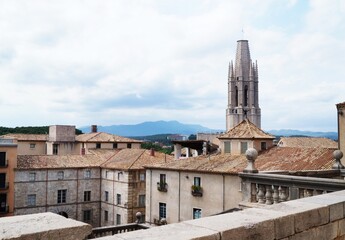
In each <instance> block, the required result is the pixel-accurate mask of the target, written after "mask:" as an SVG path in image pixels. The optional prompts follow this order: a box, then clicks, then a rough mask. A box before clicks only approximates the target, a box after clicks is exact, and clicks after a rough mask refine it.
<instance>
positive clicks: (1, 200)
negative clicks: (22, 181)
mask: <svg viewBox="0 0 345 240" xmlns="http://www.w3.org/2000/svg"><path fill="white" fill-rule="evenodd" d="M6 201H7V197H6V193H0V213H4V212H6V205H7V204H6Z"/></svg>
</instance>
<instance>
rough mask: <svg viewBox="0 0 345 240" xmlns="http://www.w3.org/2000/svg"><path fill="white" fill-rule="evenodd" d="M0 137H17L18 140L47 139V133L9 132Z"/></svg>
mask: <svg viewBox="0 0 345 240" xmlns="http://www.w3.org/2000/svg"><path fill="white" fill-rule="evenodd" d="M0 137H1V138H11V139H17V140H18V141H43V142H45V141H47V140H48V135H47V134H22V133H9V134H6V135H2V136H0Z"/></svg>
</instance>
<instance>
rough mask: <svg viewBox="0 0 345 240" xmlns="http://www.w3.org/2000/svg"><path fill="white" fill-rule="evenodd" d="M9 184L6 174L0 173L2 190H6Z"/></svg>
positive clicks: (0, 187)
mask: <svg viewBox="0 0 345 240" xmlns="http://www.w3.org/2000/svg"><path fill="white" fill-rule="evenodd" d="M7 187H8V184H7V183H6V173H0V189H6V188H7Z"/></svg>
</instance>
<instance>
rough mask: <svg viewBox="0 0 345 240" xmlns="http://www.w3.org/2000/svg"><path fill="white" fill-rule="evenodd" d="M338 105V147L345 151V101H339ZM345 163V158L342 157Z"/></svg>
mask: <svg viewBox="0 0 345 240" xmlns="http://www.w3.org/2000/svg"><path fill="white" fill-rule="evenodd" d="M336 107H337V120H338V144H339V145H338V148H339V149H340V150H341V151H342V152H345V102H342V103H338V104H337V105H336ZM342 163H343V165H345V159H344V158H343V159H342Z"/></svg>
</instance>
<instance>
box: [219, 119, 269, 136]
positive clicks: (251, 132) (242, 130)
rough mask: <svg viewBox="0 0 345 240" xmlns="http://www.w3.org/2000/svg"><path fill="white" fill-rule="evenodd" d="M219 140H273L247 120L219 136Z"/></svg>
mask: <svg viewBox="0 0 345 240" xmlns="http://www.w3.org/2000/svg"><path fill="white" fill-rule="evenodd" d="M218 138H219V139H254V138H257V139H274V138H275V137H274V136H273V135H271V134H269V133H266V132H264V131H262V130H261V129H260V128H258V127H257V126H255V125H254V124H253V123H252V122H250V121H249V120H248V119H245V120H243V121H242V122H240V123H239V124H238V125H236V126H235V127H233V128H231V129H230V130H229V131H227V132H226V133H224V134H223V135H220V136H219V137H218Z"/></svg>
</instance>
